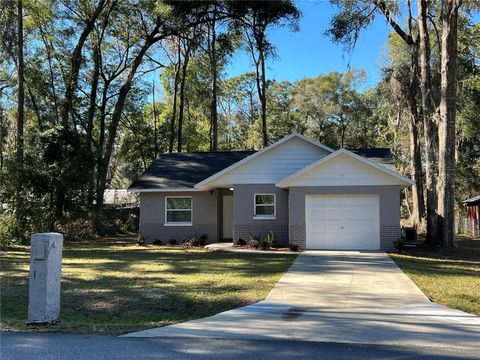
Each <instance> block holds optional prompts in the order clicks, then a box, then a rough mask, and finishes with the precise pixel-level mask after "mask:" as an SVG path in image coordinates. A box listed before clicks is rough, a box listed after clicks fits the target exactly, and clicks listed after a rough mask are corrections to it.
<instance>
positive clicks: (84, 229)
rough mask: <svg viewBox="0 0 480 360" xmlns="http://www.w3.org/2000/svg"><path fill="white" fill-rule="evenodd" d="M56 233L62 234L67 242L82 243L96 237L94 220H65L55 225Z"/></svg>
mask: <svg viewBox="0 0 480 360" xmlns="http://www.w3.org/2000/svg"><path fill="white" fill-rule="evenodd" d="M55 227H56V229H55V230H56V231H58V232H60V233H62V234H63V235H64V238H65V240H66V241H82V240H88V239H92V238H94V237H95V235H96V229H95V222H94V220H93V219H89V218H86V219H68V218H66V219H64V220H63V221H62V222H57V223H56V224H55Z"/></svg>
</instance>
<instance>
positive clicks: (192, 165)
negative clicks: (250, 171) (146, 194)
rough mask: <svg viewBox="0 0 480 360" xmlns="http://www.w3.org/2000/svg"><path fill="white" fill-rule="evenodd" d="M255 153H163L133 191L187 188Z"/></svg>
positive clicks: (135, 184)
mask: <svg viewBox="0 0 480 360" xmlns="http://www.w3.org/2000/svg"><path fill="white" fill-rule="evenodd" d="M254 152H255V151H219V152H196V153H171V154H162V155H160V157H159V158H158V159H156V160H155V161H154V162H153V163H152V164H151V165H150V166H149V167H148V168H147V170H145V172H144V173H143V174H142V175H141V176H140V177H139V178H138V179H137V180H136V181H134V182H133V184H132V185H130V187H129V190H145V189H159V190H165V189H185V188H193V185H195V184H196V183H198V182H200V181H202V180H205V179H206V178H208V177H210V176H212V175H213V174H216V173H217V172H219V171H221V170H223V169H225V168H227V167H229V166H230V165H232V164H234V163H236V162H238V161H240V160H242V159H243V158H245V157H247V156H248V155H251V154H253V153H254Z"/></svg>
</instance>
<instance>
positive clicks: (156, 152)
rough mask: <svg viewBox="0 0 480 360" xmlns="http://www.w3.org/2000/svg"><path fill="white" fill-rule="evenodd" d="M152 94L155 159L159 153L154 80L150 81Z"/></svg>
mask: <svg viewBox="0 0 480 360" xmlns="http://www.w3.org/2000/svg"><path fill="white" fill-rule="evenodd" d="M152 96H153V137H154V139H153V141H154V146H153V158H154V159H156V158H157V156H158V153H159V149H158V125H157V107H156V104H155V80H153V81H152Z"/></svg>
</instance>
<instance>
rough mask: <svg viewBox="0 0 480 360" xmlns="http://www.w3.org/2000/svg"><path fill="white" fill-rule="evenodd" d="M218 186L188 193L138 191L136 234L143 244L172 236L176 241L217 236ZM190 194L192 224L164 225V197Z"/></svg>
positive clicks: (208, 239) (214, 237)
mask: <svg viewBox="0 0 480 360" xmlns="http://www.w3.org/2000/svg"><path fill="white" fill-rule="evenodd" d="M219 193H220V191H219V190H218V189H215V190H213V191H212V193H211V194H210V192H208V191H205V192H203V191H198V192H195V191H192V192H144V193H140V233H141V234H142V235H143V236H144V237H145V240H146V241H147V243H152V242H153V241H154V240H156V239H158V240H161V241H162V242H164V243H165V242H167V241H168V240H170V239H175V240H176V241H177V243H180V242H181V241H182V240H184V239H185V238H189V237H193V236H197V237H198V236H200V235H202V234H206V235H207V236H208V238H207V242H208V243H212V242H216V241H217V239H218V232H219V228H218V218H219V214H218V201H219ZM166 196H191V197H192V209H193V213H192V225H190V226H188V225H180V226H171V225H165V197H166Z"/></svg>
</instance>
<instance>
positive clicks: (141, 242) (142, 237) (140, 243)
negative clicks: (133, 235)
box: [137, 234, 145, 245]
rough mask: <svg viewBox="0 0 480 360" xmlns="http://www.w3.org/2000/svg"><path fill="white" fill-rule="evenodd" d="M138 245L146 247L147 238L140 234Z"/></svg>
mask: <svg viewBox="0 0 480 360" xmlns="http://www.w3.org/2000/svg"><path fill="white" fill-rule="evenodd" d="M137 244H138V245H145V237H144V236H143V235H142V234H138V236H137Z"/></svg>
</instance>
